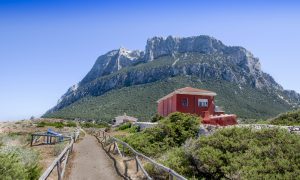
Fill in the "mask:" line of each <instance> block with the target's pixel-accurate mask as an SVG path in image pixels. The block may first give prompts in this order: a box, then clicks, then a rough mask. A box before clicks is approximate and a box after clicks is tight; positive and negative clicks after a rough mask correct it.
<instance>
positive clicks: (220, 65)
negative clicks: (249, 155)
mask: <svg viewBox="0 0 300 180" xmlns="http://www.w3.org/2000/svg"><path fill="white" fill-rule="evenodd" d="M178 77H190V78H192V79H193V83H195V81H196V82H201V83H202V84H201V85H200V84H199V86H201V87H205V86H206V85H207V84H214V83H212V82H216V83H217V82H221V84H223V85H224V86H225V85H226V84H228V83H229V84H232V85H233V86H234V87H231V88H233V89H234V90H235V91H234V92H240V91H241V94H240V95H239V96H241V97H243V96H246V95H248V96H249V95H250V94H247V93H243V90H244V91H250V90H251V92H252V91H253V92H256V93H252V94H251V95H253V96H255V94H257V93H261V94H263V93H266V94H268V95H272V96H274V97H275V99H272V100H268V101H272V102H268V101H266V105H267V104H268V106H269V107H268V108H269V109H271V110H264V111H261V110H260V109H259V108H258V107H252V106H251V105H249V103H248V102H245V104H244V106H240V105H236V107H234V105H233V107H234V108H232V110H236V111H240V110H241V111H243V110H242V109H241V108H250V109H252V111H253V112H256V113H254V114H257V116H251V115H245V116H244V117H245V118H259V117H260V116H261V117H268V116H272V115H276V113H280V111H286V110H289V109H292V108H297V107H298V106H299V104H300V95H299V94H298V93H296V92H295V91H288V90H284V89H283V87H282V86H280V85H279V84H278V83H277V82H276V81H275V80H274V79H273V78H272V77H271V76H270V75H268V74H267V73H264V72H263V71H262V70H261V66H260V62H259V59H258V58H256V57H254V56H253V54H252V53H250V52H249V51H247V50H246V49H245V48H243V47H236V46H226V45H224V44H223V43H222V42H221V41H219V40H217V39H215V38H213V37H209V36H196V37H187V38H177V37H172V36H169V37H167V38H162V37H153V38H151V39H148V41H147V44H146V48H145V50H144V51H137V50H135V51H130V50H127V49H125V48H120V49H118V50H113V51H110V52H108V53H106V54H104V55H102V56H100V57H99V58H98V59H97V61H96V63H95V64H94V66H93V67H92V69H91V70H90V72H89V73H88V74H87V75H86V76H85V77H84V78H83V79H82V80H81V81H80V82H79V83H78V84H76V85H74V86H72V87H71V88H70V89H69V90H68V91H67V92H66V93H65V94H64V95H63V96H62V98H61V99H60V100H59V102H58V104H57V105H56V106H55V107H54V108H52V109H50V110H49V111H48V112H47V113H46V114H45V116H49V117H51V116H56V115H58V114H60V112H62V111H65V110H66V109H70V107H74V105H75V106H76V103H77V104H78V103H79V102H82V101H84V99H86V98H89V99H91V98H93V97H94V98H96V97H99V96H104V95H106V94H107V93H108V92H110V91H112V90H122V88H125V87H132V88H134V87H135V86H138V85H147V84H151V83H152V84H153V83H154V84H155V83H159V82H162V81H168V80H170V79H173V78H175V79H176V81H177V80H178V79H180V78H178ZM183 79H185V80H184V82H185V83H183V84H182V85H183V86H184V85H188V84H190V83H192V82H191V80H188V81H186V78H183ZM177 84H180V83H177ZM169 86H170V85H169ZM170 87H173V88H176V87H174V86H170ZM201 87H200V88H201ZM216 87H217V86H210V88H212V89H213V90H215V91H217V92H218V93H221V94H222V91H224V89H223V87H222V86H219V85H218V88H216ZM165 89H168V88H165ZM153 90H155V89H153ZM171 90H172V89H170V91H171ZM161 93H162V94H159V93H158V94H157V95H158V97H159V96H163V95H164V94H163V93H167V92H161ZM144 95H145V96H148V95H149V94H144ZM129 96H130V95H129ZM131 96H132V99H134V94H132V95H131ZM154 96H155V95H154ZM116 98H117V97H116ZM221 98H225V99H226V97H221ZM234 98H235V97H234ZM245 98H246V97H245ZM253 99H255V97H253ZM227 100H228V101H232V100H231V99H227ZM129 101H131V100H129ZM262 101H263V99H262ZM145 103H146V102H145ZM149 103H150V104H152V106H153V104H155V100H152V101H151V102H149ZM279 104H280V106H282V107H283V108H279V109H280V110H279V109H278V110H277V109H276V108H273V105H274V107H275V106H277V105H279ZM222 105H224V107H226V101H224V104H222ZM81 106H84V104H81ZM92 106H93V107H91V108H96V109H97V108H100V107H103V104H101V102H99V104H95V105H92ZM153 107H154V106H153ZM111 108H117V109H118V106H117V105H112V107H111ZM272 108H273V109H276V110H274V111H272ZM100 109H101V108H100ZM119 110H120V111H125V110H127V111H128V110H129V109H128V108H125V109H119ZM129 111H130V110H129ZM148 111H151V113H155V107H154V108H152V109H149V110H148ZM137 112H138V111H137ZM257 112H260V113H257ZM145 113H149V114H150V112H145ZM249 114H251V113H249ZM134 115H136V116H140V115H139V114H134ZM238 115H242V114H238ZM60 116H62V117H63V115H60ZM78 116H80V114H79V115H78ZM242 116H243V115H242ZM141 117H146V118H148V116H141ZM99 118H100V119H101V115H99Z"/></svg>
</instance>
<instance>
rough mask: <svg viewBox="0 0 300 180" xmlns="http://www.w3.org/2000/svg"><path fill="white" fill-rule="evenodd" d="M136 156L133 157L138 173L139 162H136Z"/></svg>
mask: <svg viewBox="0 0 300 180" xmlns="http://www.w3.org/2000/svg"><path fill="white" fill-rule="evenodd" d="M137 158H138V156H135V165H136V172H139V162H138V159H137Z"/></svg>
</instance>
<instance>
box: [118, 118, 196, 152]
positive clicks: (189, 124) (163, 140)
mask: <svg viewBox="0 0 300 180" xmlns="http://www.w3.org/2000/svg"><path fill="white" fill-rule="evenodd" d="M199 122H200V121H199V117H197V116H193V115H190V114H183V113H173V114H171V115H170V116H169V117H167V118H164V119H162V120H160V121H159V124H158V125H157V126H154V127H152V128H147V129H145V130H143V131H141V132H137V133H133V134H132V135H130V136H126V137H124V138H123V140H124V141H125V142H127V143H128V144H130V145H131V146H132V147H133V148H134V149H136V150H138V151H139V152H141V153H143V154H145V155H148V156H158V155H160V154H162V153H163V152H166V151H167V150H169V149H170V148H171V147H178V146H180V145H181V144H183V143H184V142H185V140H186V139H188V138H193V137H196V135H197V132H198V129H199Z"/></svg>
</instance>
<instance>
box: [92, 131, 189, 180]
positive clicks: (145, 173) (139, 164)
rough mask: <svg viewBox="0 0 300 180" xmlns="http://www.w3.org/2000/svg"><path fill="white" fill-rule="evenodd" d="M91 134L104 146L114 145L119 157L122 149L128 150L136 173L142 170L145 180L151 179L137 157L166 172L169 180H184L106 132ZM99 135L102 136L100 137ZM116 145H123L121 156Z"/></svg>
mask: <svg viewBox="0 0 300 180" xmlns="http://www.w3.org/2000/svg"><path fill="white" fill-rule="evenodd" d="M93 132H94V134H95V137H97V138H98V137H100V138H103V139H104V143H105V144H106V142H107V141H108V140H111V143H114V144H116V149H117V151H118V153H119V154H120V156H121V157H123V156H125V155H124V147H126V148H128V149H129V150H130V151H131V152H132V153H133V154H134V155H135V160H136V164H137V171H138V169H139V168H140V169H141V170H142V172H143V174H144V175H145V176H146V177H147V179H152V178H151V177H150V176H149V174H148V173H147V171H146V170H145V169H144V167H143V166H142V163H141V162H140V160H139V157H142V158H143V159H146V160H147V161H149V162H150V163H151V164H153V165H155V166H156V167H158V168H159V169H162V170H163V171H165V172H167V173H168V174H169V177H170V179H173V177H175V178H176V179H180V180H186V178H185V177H183V176H182V175H180V174H178V173H177V172H176V171H174V170H172V169H170V168H168V167H166V166H164V165H162V164H160V163H157V162H156V161H154V160H153V159H151V158H149V157H147V156H145V155H144V154H142V153H139V152H137V151H136V150H135V149H133V148H132V147H131V146H130V145H129V144H127V143H126V142H123V141H121V140H120V139H118V138H115V137H113V136H111V135H109V134H108V133H106V132H104V131H102V130H99V131H98V132H96V131H95V130H93ZM101 134H102V137H101ZM107 137H108V139H107ZM117 143H119V144H122V145H123V154H122V153H121V152H120V150H119V148H118V144H117Z"/></svg>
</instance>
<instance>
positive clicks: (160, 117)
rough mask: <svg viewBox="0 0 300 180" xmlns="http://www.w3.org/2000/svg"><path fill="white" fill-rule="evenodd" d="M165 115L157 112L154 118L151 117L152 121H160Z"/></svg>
mask: <svg viewBox="0 0 300 180" xmlns="http://www.w3.org/2000/svg"><path fill="white" fill-rule="evenodd" d="M163 118H164V117H163V116H161V115H159V114H155V115H154V116H153V117H152V119H151V122H158V121H160V120H162V119H163Z"/></svg>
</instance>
